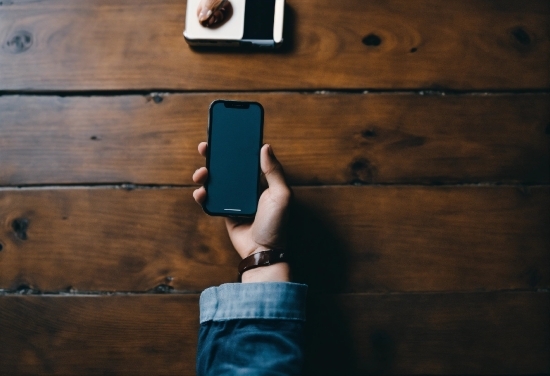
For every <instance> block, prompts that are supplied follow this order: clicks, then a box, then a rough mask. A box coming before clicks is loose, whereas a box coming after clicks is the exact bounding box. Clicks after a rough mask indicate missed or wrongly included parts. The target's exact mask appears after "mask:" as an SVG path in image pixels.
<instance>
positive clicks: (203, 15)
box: [199, 8, 212, 22]
mask: <svg viewBox="0 0 550 376" xmlns="http://www.w3.org/2000/svg"><path fill="white" fill-rule="evenodd" d="M211 14H212V11H211V10H206V8H202V10H201V13H200V14H199V21H200V22H202V21H204V20H206V19H207V18H208V17H210V15H211Z"/></svg>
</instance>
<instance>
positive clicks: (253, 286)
mask: <svg viewBox="0 0 550 376" xmlns="http://www.w3.org/2000/svg"><path fill="white" fill-rule="evenodd" d="M306 294H307V286H306V285H302V284H299V283H290V282H264V283H226V284H223V285H221V286H219V287H210V288H208V289H206V290H204V291H203V292H202V294H201V298H200V312H201V313H200V322H201V324H202V323H204V322H206V321H223V320H235V319H280V320H301V321H305V319H306V307H305V306H306Z"/></svg>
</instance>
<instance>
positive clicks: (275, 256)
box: [239, 249, 286, 275]
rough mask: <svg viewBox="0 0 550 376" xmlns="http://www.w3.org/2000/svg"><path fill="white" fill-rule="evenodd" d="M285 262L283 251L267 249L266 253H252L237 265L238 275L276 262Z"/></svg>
mask: <svg viewBox="0 0 550 376" xmlns="http://www.w3.org/2000/svg"><path fill="white" fill-rule="evenodd" d="M284 261H286V258H285V251H284V250H281V249H269V250H267V251H261V252H257V253H253V254H251V255H250V256H248V257H245V258H244V259H243V260H242V261H241V262H240V264H239V275H242V274H243V273H244V272H246V271H247V270H250V269H254V268H258V267H260V266H267V265H272V264H276V263H278V262H284Z"/></svg>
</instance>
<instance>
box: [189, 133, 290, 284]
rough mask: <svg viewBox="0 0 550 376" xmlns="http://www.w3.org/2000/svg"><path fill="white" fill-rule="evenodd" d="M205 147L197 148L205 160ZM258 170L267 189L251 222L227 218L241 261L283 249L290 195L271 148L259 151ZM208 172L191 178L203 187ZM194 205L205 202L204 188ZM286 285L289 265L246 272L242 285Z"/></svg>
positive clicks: (203, 170) (200, 189)
mask: <svg viewBox="0 0 550 376" xmlns="http://www.w3.org/2000/svg"><path fill="white" fill-rule="evenodd" d="M206 149H207V144H206V142H201V143H200V144H199V153H200V154H201V155H202V156H203V157H204V156H206ZM260 166H261V169H262V172H263V174H264V176H265V178H266V181H267V184H268V188H267V189H266V190H265V191H263V193H262V195H261V196H260V200H259V202H258V211H257V212H256V217H255V218H254V219H253V220H248V219H237V218H226V219H225V224H226V227H227V231H228V233H229V238H230V239H231V242H232V243H233V246H234V247H235V249H236V250H237V252H238V253H239V255H240V256H241V257H242V258H245V257H247V256H250V255H251V254H253V253H256V252H260V251H263V250H267V249H272V248H278V249H285V248H286V233H285V223H286V217H287V212H288V205H289V203H290V198H291V196H292V192H291V190H290V188H289V187H288V185H287V184H286V182H285V177H284V173H283V168H282V166H281V164H280V163H279V161H278V160H277V158H276V157H275V155H274V153H273V150H272V148H271V146H270V145H264V146H263V147H262V149H261V151H260ZM207 178H208V170H207V169H206V167H201V168H199V169H198V170H197V171H195V173H194V174H193V181H194V182H195V183H198V184H204V183H205V182H206V179H207ZM193 197H194V198H195V201H197V203H199V204H201V205H202V203H203V202H204V200H206V190H205V189H204V186H203V187H200V188H198V189H196V190H195V191H194V192H193ZM268 280H269V281H275V280H280V281H288V280H289V270H288V264H286V263H277V264H274V265H270V266H265V267H259V268H256V269H252V270H249V271H247V272H245V273H244V274H243V276H242V281H243V282H260V281H268Z"/></svg>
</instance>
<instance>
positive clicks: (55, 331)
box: [0, 295, 199, 375]
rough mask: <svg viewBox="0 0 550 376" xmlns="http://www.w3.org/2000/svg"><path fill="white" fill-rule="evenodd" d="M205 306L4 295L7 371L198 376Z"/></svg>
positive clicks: (185, 298)
mask: <svg viewBox="0 0 550 376" xmlns="http://www.w3.org/2000/svg"><path fill="white" fill-rule="evenodd" d="M198 302H199V297H198V295H174V296H167V295H157V296H155V295H149V296H143V295H138V296H136V295H134V296H78V297H70V296H25V297H24V296H19V297H18V296H13V295H12V296H0V326H1V327H2V335H1V336H0V348H1V349H2V360H1V361H0V372H1V373H2V374H10V375H22V374H27V375H28V374H50V375H51V374H56V375H106V374H107V375H161V374H162V375H176V374H180V375H181V374H184V375H192V374H194V369H195V357H196V347H197V334H198V330H199V307H198Z"/></svg>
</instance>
